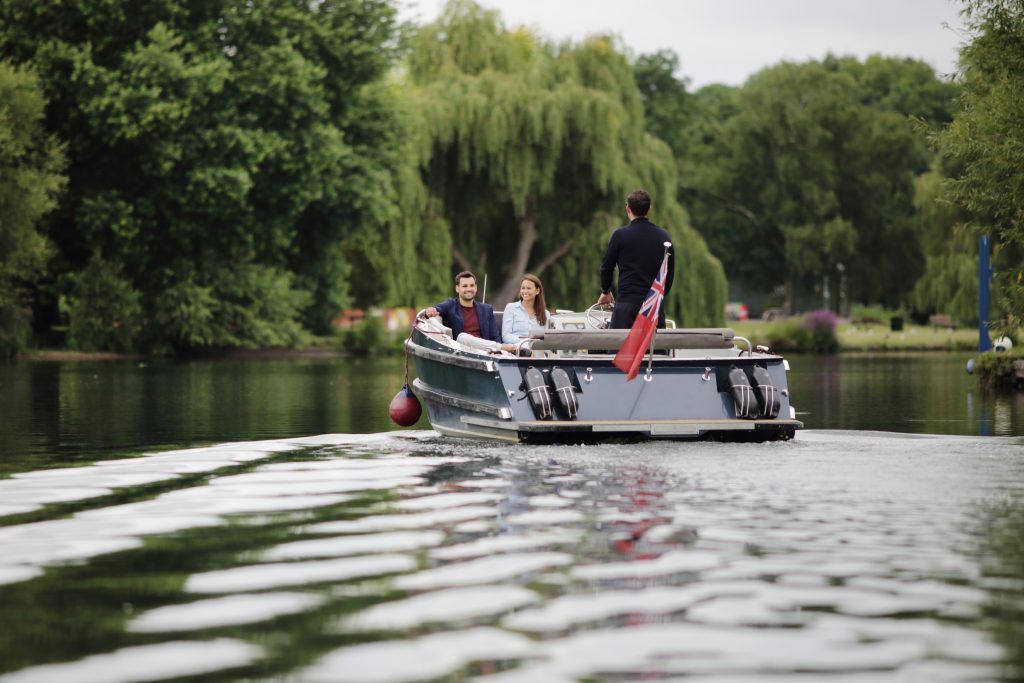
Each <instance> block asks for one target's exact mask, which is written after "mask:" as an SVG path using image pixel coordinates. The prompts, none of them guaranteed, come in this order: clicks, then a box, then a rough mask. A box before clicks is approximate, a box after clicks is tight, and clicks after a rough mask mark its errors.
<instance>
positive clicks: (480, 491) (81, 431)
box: [0, 355, 1024, 683]
mask: <svg viewBox="0 0 1024 683" xmlns="http://www.w3.org/2000/svg"><path fill="white" fill-rule="evenodd" d="M902 360H903V361H904V362H902V363H901V362H899V359H898V358H897V357H882V358H879V357H862V358H857V357H841V358H839V359H819V358H797V359H794V360H793V361H792V363H793V366H794V367H793V373H792V376H791V387H792V394H793V400H794V403H795V404H796V405H797V409H798V411H800V413H801V417H802V418H803V419H804V420H805V422H807V424H808V426H809V427H811V429H808V430H805V431H802V432H800V433H799V434H798V437H797V439H796V440H794V441H792V442H787V443H773V444H761V445H752V444H749V445H748V444H715V443H685V442H679V443H677V442H655V443H648V444H639V445H638V444H632V445H624V444H615V445H603V446H590V447H524V446H507V445H490V444H481V443H469V442H462V441H458V440H452V439H445V438H441V437H439V436H437V435H436V434H435V433H434V432H431V431H428V430H427V429H426V428H425V427H424V425H417V428H414V429H412V430H400V431H391V432H385V431H384V429H386V427H384V426H383V421H382V420H381V418H380V414H382V413H384V414H386V406H387V402H388V401H389V400H390V397H391V395H392V394H393V393H394V392H395V391H396V390H397V388H398V386H399V385H400V384H401V367H400V365H398V364H396V363H395V362H394V361H380V362H371V361H365V362H363V363H361V364H357V363H354V362H352V361H344V362H327V361H308V362H295V361H275V362H272V363H260V364H252V363H248V364H247V363H239V364H217V363H209V364H189V365H182V366H178V365H172V366H166V367H165V366H159V367H155V368H154V367H138V366H137V364H132V365H126V364H124V365H119V366H110V365H108V366H101V365H100V366H98V365H88V364H60V365H18V366H5V367H4V368H2V369H0V373H6V374H0V386H2V387H4V392H3V400H4V403H3V404H0V409H2V412H3V414H4V415H5V416H6V417H7V418H8V419H6V420H5V421H4V426H2V427H0V436H2V437H3V439H2V441H0V443H2V444H3V449H4V450H3V452H2V453H0V455H2V456H3V465H4V468H5V470H6V472H7V473H8V474H10V475H11V476H9V477H8V478H6V479H2V480H0V549H2V550H0V620H2V623H3V624H4V628H2V629H0V681H2V682H3V683H12V682H15V681H39V682H41V683H59V682H60V681H69V682H70V681H73V682H74V683H85V682H88V681H97V682H103V683H107V682H113V681H121V682H133V681H150V680H175V681H179V680H180V681H194V682H200V681H204V682H205V681H339V682H340V681H381V682H396V683H397V682H399V681H436V680H445V681H463V680H469V681H486V682H488V683H492V682H493V683H508V682H511V681H555V682H560V681H609V682H611V681H639V680H659V681H663V680H669V681H678V682H679V683H693V682H694V681H696V682H699V683H704V682H708V681H714V682H716V683H733V682H736V681H751V682H757V683H763V682H780V681H808V682H809V681H826V680H827V681H843V682H846V681H856V682H858V683H859V682H860V681H872V682H874V681H879V682H882V681H884V682H889V681H998V680H1020V678H1021V676H1022V675H1024V669H1022V663H1024V618H1022V610H1024V590H1022V588H1024V559H1022V557H1024V553H1022V544H1021V542H1020V539H1021V538H1022V537H1024V506H1022V503H1021V501H1024V448H1022V447H1021V446H1022V444H1024V442H1022V439H1021V438H1019V437H1018V436H1017V435H1019V434H1021V425H1022V424H1024V423H1022V421H1021V420H1022V410H1021V406H1020V402H1019V399H1018V398H1017V397H1016V396H1013V395H1007V396H1002V397H993V396H988V395H984V394H981V393H979V392H978V391H977V388H976V387H974V386H973V380H972V379H971V378H967V377H966V375H965V373H964V372H963V369H962V368H963V363H962V362H961V361H963V362H965V361H966V357H964V358H963V359H961V358H958V357H953V358H950V357H946V356H941V357H940V356H927V355H925V356H922V357H918V356H908V357H906V358H904V359H902ZM954 370H955V371H956V372H955V373H954V372H953V371H954ZM47 378H48V379H47ZM914 382H917V384H914ZM54 383H56V388H54ZM908 383H909V384H911V385H912V386H907V385H908ZM8 389H11V391H8ZM12 396H17V398H12ZM880 404H881V405H880ZM385 419H386V416H385ZM12 425H13V426H12ZM985 434H994V436H980V435H985ZM174 446H177V447H176V448H175V447H174ZM168 448H171V450H168ZM142 453H148V454H147V455H144V456H141V457H140V454H142Z"/></svg>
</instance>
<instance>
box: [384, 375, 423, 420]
mask: <svg viewBox="0 0 1024 683" xmlns="http://www.w3.org/2000/svg"><path fill="white" fill-rule="evenodd" d="M422 413H423V410H422V408H420V401H419V399H418V398H416V394H414V393H412V389H410V388H409V385H408V384H404V385H402V388H401V389H399V390H398V393H397V394H395V397H394V398H393V399H391V406H390V407H389V408H388V414H389V415H391V420H392V421H393V422H394V423H395V424H396V425H398V426H400V427H411V426H412V425H414V424H416V422H417V421H418V420H419V419H420V415H421V414H422Z"/></svg>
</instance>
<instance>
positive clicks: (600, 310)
mask: <svg viewBox="0 0 1024 683" xmlns="http://www.w3.org/2000/svg"><path fill="white" fill-rule="evenodd" d="M612 308H614V305H613V304H594V305H593V306H591V307H590V308H588V309H587V325H589V326H590V327H591V328H592V329H595V330H607V329H608V326H609V325H611V323H612Z"/></svg>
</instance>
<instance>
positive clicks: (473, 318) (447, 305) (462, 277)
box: [424, 270, 516, 351]
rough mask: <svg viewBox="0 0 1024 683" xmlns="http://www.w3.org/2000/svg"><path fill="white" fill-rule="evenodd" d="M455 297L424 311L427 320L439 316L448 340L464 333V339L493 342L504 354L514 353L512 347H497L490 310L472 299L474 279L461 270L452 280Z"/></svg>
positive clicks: (495, 325)
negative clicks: (449, 330) (449, 334)
mask: <svg viewBox="0 0 1024 683" xmlns="http://www.w3.org/2000/svg"><path fill="white" fill-rule="evenodd" d="M455 293H456V294H458V297H452V298H451V299H448V300H447V301H442V302H441V303H439V304H438V305H436V306H431V307H430V308H428V309H427V310H426V311H424V312H425V313H426V315H427V317H428V318H433V317H434V316H435V315H439V316H441V322H442V323H444V325H445V327H450V328H451V330H452V337H453V338H454V339H458V338H459V335H460V334H462V333H463V332H465V333H466V334H468V335H471V336H474V337H479V338H480V339H488V340H490V341H493V342H497V343H498V344H500V345H501V348H502V349H504V350H505V351H515V348H516V347H515V344H502V343H501V330H500V329H499V328H498V321H497V320H495V318H494V309H493V308H492V307H491V305H490V304H482V303H479V302H477V301H474V299H476V276H475V275H473V273H471V272H469V271H468V270H464V271H462V272H461V273H459V274H458V275H456V276H455Z"/></svg>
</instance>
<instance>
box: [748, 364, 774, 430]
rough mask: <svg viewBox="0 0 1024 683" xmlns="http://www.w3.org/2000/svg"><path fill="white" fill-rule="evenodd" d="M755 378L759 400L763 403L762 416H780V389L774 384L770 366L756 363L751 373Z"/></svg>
mask: <svg viewBox="0 0 1024 683" xmlns="http://www.w3.org/2000/svg"><path fill="white" fill-rule="evenodd" d="M751 377H752V378H753V380H754V387H756V389H757V400H758V401H759V402H760V403H761V417H770V418H772V419H774V418H776V417H778V416H779V404H780V401H779V390H778V389H777V388H776V387H775V385H774V384H772V378H771V375H769V374H768V368H766V367H764V366H763V365H755V366H754V371H753V372H752V373H751Z"/></svg>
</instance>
